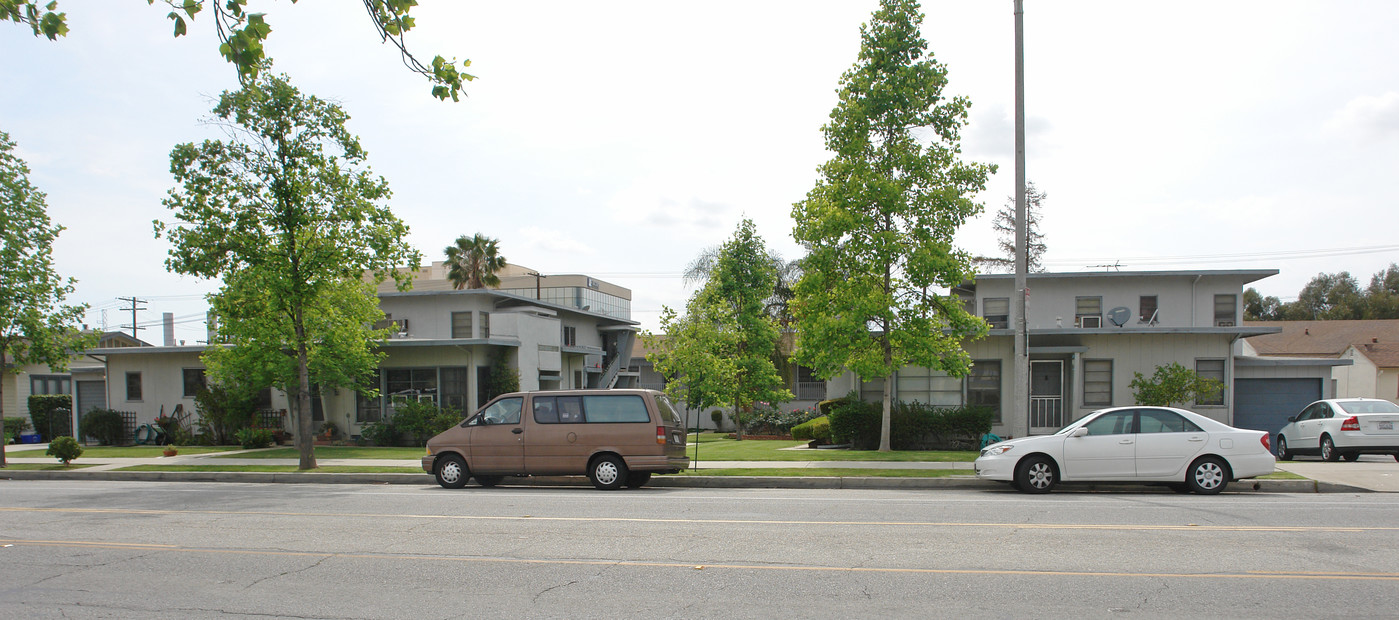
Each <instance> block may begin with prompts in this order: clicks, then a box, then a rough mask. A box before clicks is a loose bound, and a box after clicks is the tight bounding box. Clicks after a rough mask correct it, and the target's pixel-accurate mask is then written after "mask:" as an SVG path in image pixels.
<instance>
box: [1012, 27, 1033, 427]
mask: <svg viewBox="0 0 1399 620" xmlns="http://www.w3.org/2000/svg"><path fill="white" fill-rule="evenodd" d="M1024 22H1025V5H1024V0H1015V372H1014V374H1013V375H1011V376H1013V377H1015V401H1014V403H1013V404H1012V407H1014V409H1012V411H1014V413H1013V414H1011V415H1012V416H1014V417H1012V418H1011V419H1012V420H1016V419H1022V420H1024V421H1025V434H1026V435H1028V434H1029V433H1030V428H1031V427H1032V420H1031V419H1030V417H1031V416H1030V333H1029V331H1028V328H1027V325H1028V321H1027V320H1026V313H1027V312H1028V311H1029V308H1030V300H1029V297H1030V291H1029V289H1028V288H1026V273H1027V272H1028V271H1029V265H1028V264H1027V263H1028V254H1029V248H1028V247H1027V246H1028V245H1029V244H1028V243H1026V241H1027V234H1026V225H1025V23H1024ZM1016 426H1019V423H1018V422H1015V423H1012V425H1011V428H1015V427H1016Z"/></svg>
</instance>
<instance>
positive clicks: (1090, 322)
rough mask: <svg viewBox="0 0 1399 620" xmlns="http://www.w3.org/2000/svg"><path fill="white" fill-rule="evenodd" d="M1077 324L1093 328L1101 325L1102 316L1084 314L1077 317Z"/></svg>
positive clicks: (1085, 327)
mask: <svg viewBox="0 0 1399 620" xmlns="http://www.w3.org/2000/svg"><path fill="white" fill-rule="evenodd" d="M1078 326H1079V327H1082V328H1084V329H1093V328H1098V327H1102V326H1103V317H1100V316H1085V317H1080V318H1079V319H1078Z"/></svg>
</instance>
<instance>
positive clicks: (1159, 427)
mask: <svg viewBox="0 0 1399 620" xmlns="http://www.w3.org/2000/svg"><path fill="white" fill-rule="evenodd" d="M1138 413H1140V414H1141V415H1140V416H1138V417H1137V426H1138V427H1139V428H1138V429H1137V432H1138V433H1199V432H1201V430H1200V427H1199V426H1196V425H1195V423H1194V422H1191V421H1190V420H1187V419H1185V418H1184V417H1182V416H1181V415H1180V414H1179V413H1176V412H1174V411H1166V410H1165V409H1142V410H1140V411H1139V412H1138Z"/></svg>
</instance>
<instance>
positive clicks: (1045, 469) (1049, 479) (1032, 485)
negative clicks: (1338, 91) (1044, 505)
mask: <svg viewBox="0 0 1399 620" xmlns="http://www.w3.org/2000/svg"><path fill="white" fill-rule="evenodd" d="M1055 482H1057V475H1056V473H1055V471H1054V463H1053V462H1052V461H1050V460H1049V459H1048V458H1047V457H1043V456H1032V457H1029V458H1027V459H1025V460H1024V461H1021V462H1020V467H1018V468H1016V470H1015V488H1017V489H1020V490H1021V491H1024V492H1026V493H1048V492H1049V491H1050V489H1053V488H1054V483H1055Z"/></svg>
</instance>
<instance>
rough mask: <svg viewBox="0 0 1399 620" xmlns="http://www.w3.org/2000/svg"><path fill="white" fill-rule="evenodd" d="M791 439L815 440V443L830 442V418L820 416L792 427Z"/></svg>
mask: <svg viewBox="0 0 1399 620" xmlns="http://www.w3.org/2000/svg"><path fill="white" fill-rule="evenodd" d="M792 439H804V440H807V441H815V442H816V443H817V444H829V443H831V420H830V418H827V417H826V416H821V417H819V418H816V419H814V420H807V421H806V422H802V423H801V424H798V425H796V426H793V427H792Z"/></svg>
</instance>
